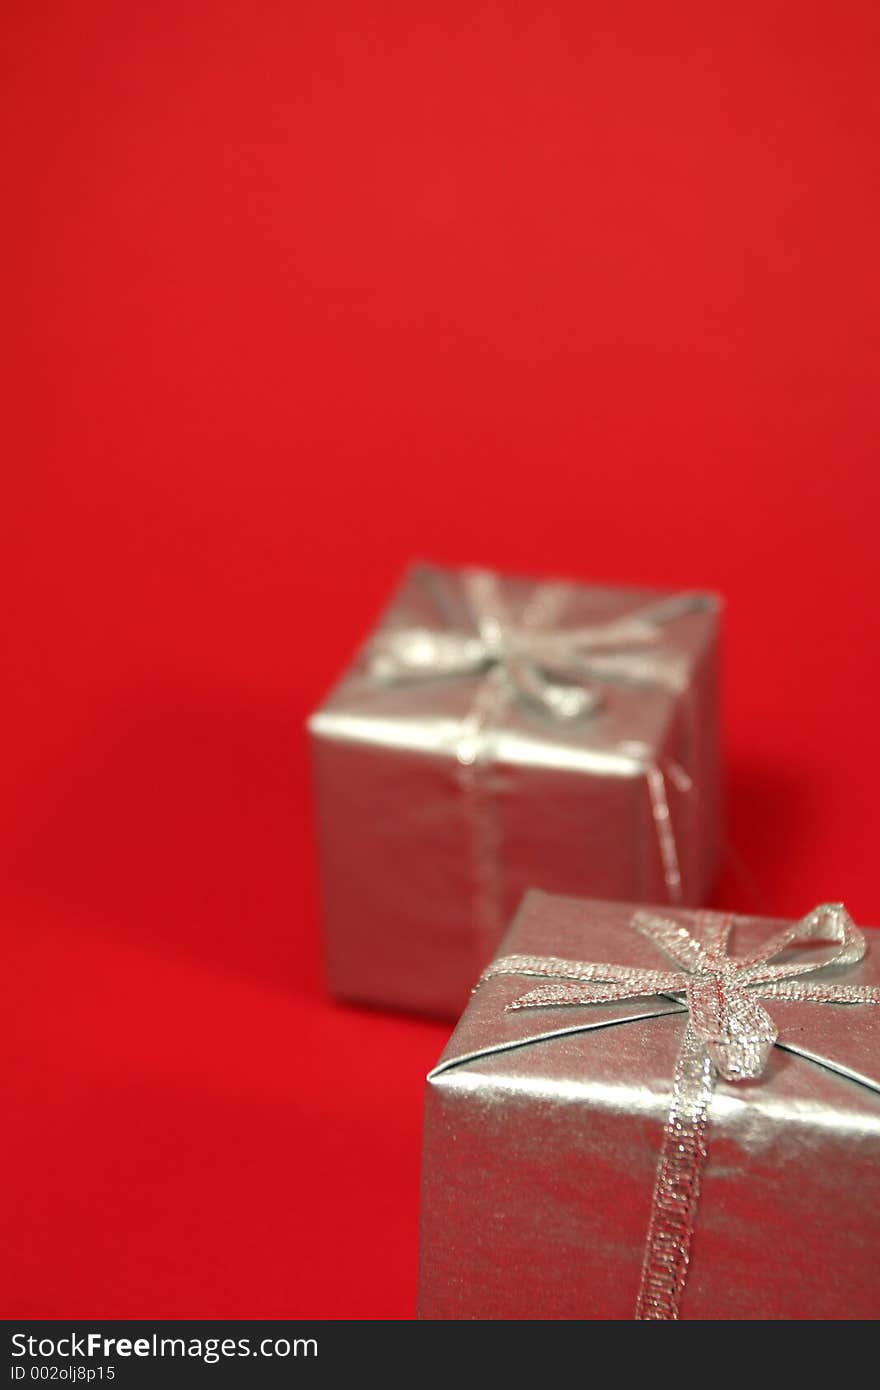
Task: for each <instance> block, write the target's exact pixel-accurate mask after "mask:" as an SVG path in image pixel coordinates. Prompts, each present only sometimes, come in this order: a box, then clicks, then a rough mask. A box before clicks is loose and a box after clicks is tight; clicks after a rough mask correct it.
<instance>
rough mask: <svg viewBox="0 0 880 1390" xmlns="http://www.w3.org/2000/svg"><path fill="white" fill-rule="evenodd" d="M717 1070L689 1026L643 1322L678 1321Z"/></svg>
mask: <svg viewBox="0 0 880 1390" xmlns="http://www.w3.org/2000/svg"><path fill="white" fill-rule="evenodd" d="M714 1084H715V1068H714V1066H713V1065H712V1061H711V1059H710V1057H709V1054H708V1053H707V1051H706V1048H705V1047H704V1045H703V1043H702V1041H701V1039H700V1037H699V1035H698V1034H697V1032H696V1029H695V1028H694V1027H693V1025H692V1024H690V1023H688V1027H687V1030H686V1032H685V1035H684V1040H683V1042H682V1045H681V1048H680V1050H679V1053H678V1057H677V1059H676V1063H675V1079H674V1082H673V1087H672V1102H671V1105H670V1108H669V1115H668V1117H667V1120H666V1125H665V1127H664V1131H663V1144H662V1147H661V1150H660V1156H659V1158H658V1160H657V1175H656V1178H655V1182H654V1195H653V1198H652V1202H651V1215H650V1218H649V1221H648V1235H647V1240H646V1242H645V1256H644V1261H643V1263H642V1278H641V1284H640V1285H639V1292H638V1298H637V1300H636V1314H635V1315H636V1319H637V1320H639V1321H648V1320H652V1321H670V1320H674V1319H677V1318H678V1315H679V1308H680V1305H681V1298H682V1294H683V1292H684V1286H685V1281H686V1279H687V1271H688V1263H689V1261H690V1253H691V1242H692V1240H693V1234H694V1227H695V1225H696V1218H697V1206H698V1204H699V1200H700V1182H701V1179H702V1175H703V1169H704V1167H705V1163H706V1158H707V1156H708V1147H707V1142H706V1129H707V1125H708V1119H709V1103H710V1101H711V1099H712V1091H713V1088H714Z"/></svg>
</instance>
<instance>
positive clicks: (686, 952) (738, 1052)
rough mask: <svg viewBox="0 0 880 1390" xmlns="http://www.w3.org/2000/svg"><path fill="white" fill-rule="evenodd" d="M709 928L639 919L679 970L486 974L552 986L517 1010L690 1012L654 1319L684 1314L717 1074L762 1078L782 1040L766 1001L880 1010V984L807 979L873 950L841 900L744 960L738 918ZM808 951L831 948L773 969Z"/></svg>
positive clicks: (664, 1186) (667, 1154) (657, 1202)
mask: <svg viewBox="0 0 880 1390" xmlns="http://www.w3.org/2000/svg"><path fill="white" fill-rule="evenodd" d="M700 923H701V928H702V930H701V934H700V938H699V939H697V938H696V937H694V936H692V935H691V933H690V932H689V931H688V930H687V928H686V927H683V926H682V925H681V923H679V922H675V921H672V920H670V919H669V918H666V917H659V916H656V915H655V914H653V913H649V912H638V913H636V914H635V916H634V917H633V919H632V925H633V926H634V927H635V928H636V930H638V931H640V932H642V934H643V935H645V936H647V937H648V938H649V939H650V940H651V941H653V942H654V943H655V944H656V945H657V946H659V947H660V949H661V950H663V951H664V952H665V953H666V955H668V956H670V957H671V958H672V960H673V961H675V962H676V964H677V965H678V966H679V967H680V968H679V969H677V970H651V969H642V968H641V967H638V966H624V965H612V964H592V963H590V962H587V961H572V960H562V959H559V958H558V957H555V956H526V955H512V956H502V957H501V958H500V959H499V960H497V961H495V962H494V963H493V964H492V965H490V966H489V968H488V969H487V970H486V971H485V972H484V974H483V976H482V978H483V979H484V980H485V979H490V978H492V977H493V976H496V975H511V974H516V975H535V976H539V977H541V978H543V979H545V980H549V981H550V983H547V984H542V985H538V986H537V987H536V988H535V989H531V990H529V991H527V993H525V994H522V995H520V996H519V997H518V998H516V999H514V1000H513V1002H512V1003H510V1004H508V1005H507V1008H508V1009H511V1010H512V1009H541V1008H559V1007H565V1006H571V1005H585V1004H609V1003H613V1002H614V1001H615V1000H620V999H632V998H636V997H638V996H640V995H653V994H663V995H667V996H670V997H671V998H673V999H675V1000H676V1001H677V1002H679V1003H683V1004H684V1006H685V1008H686V1010H687V1013H688V1023H687V1028H686V1029H685V1034H684V1039H683V1041H682V1045H681V1048H680V1050H679V1053H678V1057H677V1059H676V1064H675V1074H674V1078H673V1086H672V1101H671V1104H670V1108H669V1114H668V1116H667V1120H666V1125H665V1128H664V1137H663V1144H662V1147H661V1151H660V1156H659V1159H658V1163H657V1176H656V1181H655V1186H654V1198H653V1203H652V1209H651V1217H650V1221H649V1225H648V1235H647V1240H646V1245H645V1256H644V1261H643V1265H642V1278H641V1285H640V1288H639V1294H638V1300H637V1305H636V1317H637V1318H643V1319H645V1318H650V1319H668V1318H677V1317H678V1312H679V1306H680V1302H681V1296H682V1293H683V1292H684V1286H685V1280H686V1278H687V1268H688V1262H689V1259H690V1247H691V1241H692V1237H693V1232H694V1226H695V1222H696V1212H697V1204H698V1201H699V1191H700V1178H701V1174H702V1170H703V1166H704V1164H705V1161H706V1157H707V1152H708V1150H707V1143H706V1126H707V1120H708V1110H709V1103H710V1101H711V1098H712V1091H713V1088H714V1082H715V1074H716V1070H717V1071H718V1072H720V1073H721V1075H722V1076H723V1077H724V1078H725V1080H727V1081H744V1080H753V1079H756V1078H758V1077H760V1076H761V1075H762V1073H763V1071H764V1069H765V1067H766V1065H767V1061H768V1059H769V1056H770V1052H771V1050H772V1048H773V1045H774V1043H776V1041H777V1037H778V1034H777V1030H776V1025H775V1024H774V1022H773V1020H772V1018H771V1017H770V1015H769V1013H768V1012H767V1010H766V1009H764V1008H762V1007H761V1005H760V1004H759V1003H758V1002H757V1001H758V1000H759V999H788V1000H795V1001H797V1002H799V1003H800V1002H804V1001H812V1002H814V1003H818V1004H880V988H875V987H873V986H867V985H866V986H859V985H842V984H833V983H826V982H824V981H822V982H821V983H816V982H813V983H807V982H805V981H804V976H807V975H811V974H813V973H814V972H815V971H817V970H822V969H825V968H826V967H828V966H849V965H854V964H856V962H858V961H860V960H861V959H862V957H863V956H864V954H865V949H866V946H865V938H864V936H863V935H862V933H861V932H860V931H859V930H858V928H857V927H856V926H855V925H854V924H853V921H852V919H851V918H850V916H849V914H848V913H847V912H846V910H845V909H844V907H843V906H842V905H841V904H839V903H837V904H824V905H823V906H821V907H817V908H815V909H814V910H813V911H812V912H810V913H808V915H807V916H806V917H804V918H802V919H801V921H799V922H796V923H794V924H793V925H792V926H790V927H787V928H786V929H785V930H784V931H782V932H780V933H779V934H778V935H777V936H775V937H773V938H772V940H770V941H769V942H767V944H766V945H765V947H764V948H763V949H762V950H761V951H759V952H756V953H754V954H752V955H751V956H745V957H733V956H730V955H728V952H727V942H728V938H729V936H730V931H731V927H732V925H733V917H732V916H730V915H723V914H719V913H709V912H706V913H701V914H700ZM807 943H810V944H813V945H816V944H818V945H820V946H824V947H825V948H826V949H825V950H820V951H819V952H812V953H811V954H810V956H809V958H804V957H803V956H799V955H795V956H794V957H791V958H789V959H788V960H785V961H777V962H776V963H775V964H774V963H773V962H774V960H775V959H776V957H778V956H779V955H781V954H782V952H784V951H786V950H788V949H789V948H790V947H796V946H797V945H799V944H807Z"/></svg>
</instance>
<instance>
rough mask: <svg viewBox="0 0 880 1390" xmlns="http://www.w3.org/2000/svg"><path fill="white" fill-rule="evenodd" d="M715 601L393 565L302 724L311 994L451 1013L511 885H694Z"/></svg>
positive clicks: (712, 732) (703, 808)
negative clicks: (312, 902)
mask: <svg viewBox="0 0 880 1390" xmlns="http://www.w3.org/2000/svg"><path fill="white" fill-rule="evenodd" d="M719 616H720V602H719V600H718V599H717V598H716V597H714V596H712V595H710V594H699V593H660V592H656V591H648V590H644V589H625V588H610V587H601V586H598V585H593V584H585V583H573V582H564V581H559V580H549V581H545V580H532V579H522V578H513V577H510V576H502V575H498V574H495V573H492V572H490V571H488V570H480V569H444V568H439V567H436V566H433V565H425V564H419V565H415V566H413V567H412V568H411V569H410V570H409V571H408V572H407V574H406V575H405V576H404V578H403V580H402V582H401V584H400V586H399V588H398V590H397V592H396V593H395V595H394V596H393V598H392V600H391V602H390V603H389V605H388V607H387V609H386V610H385V612H384V614H383V615H382V617H381V618H380V620H379V622H378V625H377V627H376V629H375V631H374V632H373V633H372V635H371V636H370V637H369V639H368V640H367V642H366V643H365V645H364V646H363V648H362V649H361V651H360V653H359V654H358V656H357V657H356V659H355V661H354V662H353V664H352V666H351V667H350V669H349V670H348V671H347V672H346V673H345V674H344V675H343V677H342V679H341V680H340V681H339V682H338V684H337V685H336V687H335V688H334V689H333V691H332V692H331V693H330V695H329V696H328V697H327V699H326V700H325V702H324V703H323V704H322V705H321V707H320V708H319V709H318V710H317V711H316V712H315V713H314V714H313V715H312V716H311V718H310V720H309V731H310V737H311V744H312V751H313V755H314V785H315V796H316V806H317V828H318V840H319V855H320V872H321V881H322V891H323V910H324V926H325V960H326V968H327V976H328V982H329V987H330V990H331V992H332V993H333V994H334V995H335V996H336V997H338V998H340V999H345V1000H351V1001H358V1002H362V1003H366V1004H375V1005H382V1006H391V1007H395V1008H400V1009H409V1010H413V1011H418V1012H423V1013H429V1014H435V1015H439V1016H445V1017H450V1018H451V1017H455V1016H457V1014H458V1013H459V1012H460V1011H461V1008H462V1007H463V1005H464V1002H465V1000H466V998H467V995H468V992H469V990H470V988H471V987H472V985H473V983H474V981H475V980H476V978H477V977H478V975H479V973H480V971H481V970H482V968H483V966H484V965H485V964H486V962H487V961H488V960H489V959H490V957H491V956H492V954H493V952H494V950H495V948H496V946H497V944H498V941H499V939H500V937H501V935H502V932H503V930H504V927H505V925H506V924H507V922H508V921H509V919H510V917H511V915H512V913H513V911H514V910H515V909H516V907H517V904H518V903H519V901H520V899H521V897H522V895H523V893H524V891H525V890H526V889H527V888H531V887H538V888H543V889H546V890H548V891H554V892H559V893H571V894H579V895H590V896H601V897H605V898H623V899H629V900H642V901H654V902H664V901H665V902H669V903H691V904H699V903H702V902H704V901H705V899H706V895H707V894H708V892H709V891H710V887H711V884H712V879H713V874H714V871H715V867H716V862H717V859H718V854H719V843H720V836H721V825H720V823H721V796H720V750H719V709H718V629H719Z"/></svg>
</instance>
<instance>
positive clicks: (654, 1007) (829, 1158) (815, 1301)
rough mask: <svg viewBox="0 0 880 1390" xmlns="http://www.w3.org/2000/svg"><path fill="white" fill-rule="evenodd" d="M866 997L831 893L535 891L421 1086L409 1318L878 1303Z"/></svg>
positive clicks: (874, 946)
mask: <svg viewBox="0 0 880 1390" xmlns="http://www.w3.org/2000/svg"><path fill="white" fill-rule="evenodd" d="M658 990H662V991H663V993H662V994H661V993H656V992H655V991H658ZM603 999H604V1000H605V1001H606V1002H600V1001H601V1000H603ZM878 1005H880V933H878V932H871V931H868V932H866V933H862V932H860V931H859V930H858V929H857V928H855V927H854V925H853V924H852V922H851V921H850V919H849V917H848V916H847V914H846V913H845V912H844V911H843V910H842V909H841V908H839V907H837V906H832V907H823V908H819V909H816V910H815V911H814V912H813V913H811V914H809V915H808V916H807V917H806V918H804V919H803V920H802V921H801V922H799V923H796V924H792V923H783V922H778V921H769V920H767V919H759V918H730V917H724V916H722V915H720V914H714V913H695V912H689V911H687V910H683V909H677V910H670V909H669V908H666V907H663V908H658V909H654V908H649V909H645V908H639V907H637V906H635V905H627V904H622V903H608V902H595V901H594V902H590V901H576V900H573V899H569V898H562V897H554V896H550V895H547V894H543V893H531V894H529V895H528V897H527V898H526V900H525V902H524V904H523V906H522V908H521V910H520V912H519V914H518V916H517V919H516V921H515V923H514V925H513V926H512V928H511V930H510V932H509V933H508V935H507V937H506V938H505V941H504V944H503V950H502V954H501V956H499V957H498V958H496V960H495V961H494V962H493V964H492V965H491V966H490V967H489V968H488V969H487V971H486V975H485V977H484V978H483V980H482V981H481V983H480V985H479V986H478V988H477V989H476V991H475V993H474V995H473V998H472V999H471V1001H470V1003H469V1005H468V1007H467V1009H466V1011H465V1013H464V1015H463V1017H462V1019H461V1021H460V1023H459V1025H458V1027H457V1029H456V1031H455V1033H454V1034H453V1036H452V1039H451V1040H450V1043H449V1045H448V1047H447V1048H446V1051H445V1052H444V1053H443V1056H442V1058H441V1061H440V1063H439V1064H438V1066H437V1067H436V1068H435V1070H434V1071H433V1072H432V1073H431V1075H430V1076H429V1078H428V1083H427V1093H426V1105H425V1123H424V1155H423V1175H422V1212H421V1240H420V1280H419V1315H420V1316H421V1317H423V1318H455V1319H459V1318H504V1319H520V1318H612V1319H630V1318H633V1317H639V1318H658V1319H668V1318H676V1317H682V1318H688V1319H700V1318H702V1319H713V1318H724V1319H730V1318H734V1319H746V1318H749V1319H752V1318H786V1319H803V1318H834V1319H839V1318H875V1317H877V1316H878V1314H880V1282H878V1278H877V1269H876V1262H877V1252H878V1250H880V1007H878Z"/></svg>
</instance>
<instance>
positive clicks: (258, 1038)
mask: <svg viewBox="0 0 880 1390" xmlns="http://www.w3.org/2000/svg"><path fill="white" fill-rule="evenodd" d="M5 27H6V29H7V42H6V43H5V44H4V50H5V53H4V58H3V63H4V66H5V69H6V71H5V74H4V76H3V80H2V92H3V96H2V101H3V104H4V106H5V108H6V113H7V131H8V136H7V140H8V148H7V151H6V156H5V164H6V174H5V186H6V195H7V196H6V198H5V204H6V211H5V215H4V219H3V229H2V237H3V241H4V243H5V251H4V256H3V265H2V276H3V281H4V291H5V295H6V303H7V312H6V314H5V322H6V325H7V327H6V333H5V334H4V339H5V343H4V355H5V356H6V358H7V360H6V364H5V367H4V387H5V391H6V392H7V393H8V403H7V405H6V407H5V409H4V412H3V417H2V426H0V428H2V437H3V455H4V459H5V462H4V463H3V479H4V484H5V486H6V490H7V499H8V500H7V504H6V505H5V506H4V508H3V513H4V515H3V527H4V531H5V539H4V544H3V555H4V564H5V567H6V582H5V596H6V601H5V603H4V610H5V617H6V620H7V622H9V623H10V624H11V631H10V636H9V641H8V648H7V649H8V652H9V654H10V655H9V660H8V664H7V671H6V674H5V675H4V678H3V693H2V697H3V700H4V702H5V703H6V706H7V709H6V714H5V718H4V724H3V727H4V733H5V735H6V741H7V743H8V748H7V751H6V753H5V754H4V759H3V762H4V770H5V783H6V792H7V794H6V796H5V798H4V800H3V805H2V819H3V824H2V838H3V846H4V865H5V869H6V870H7V872H6V873H5V875H4V878H5V882H6V883H7V885H8V892H7V894H6V899H5V907H4V914H3V915H4V919H5V920H4V933H5V937H6V943H5V947H4V970H3V974H4V976H5V981H4V983H5V986H6V990H7V991H8V995H9V998H8V1002H7V1004H6V1007H5V1016H6V1019H7V1021H8V1022H9V1024H10V1025H11V1046H9V1047H8V1050H7V1053H6V1057H5V1061H4V1066H3V1069H2V1070H3V1087H4V1091H5V1096H4V1099H3V1115H4V1119H5V1122H6V1125H5V1128H6V1138H5V1140H4V1145H3V1164H4V1167H5V1170H6V1172H5V1180H4V1184H3V1188H4V1193H5V1196H6V1199H7V1202H8V1203H9V1206H8V1212H7V1236H6V1241H5V1246H6V1254H5V1257H4V1260H3V1263H2V1273H0V1279H2V1281H3V1285H4V1287H3V1299H2V1302H3V1311H4V1312H5V1314H6V1315H7V1316H13V1315H14V1316H26V1315H34V1316H36V1315H42V1316H52V1315H54V1316H78V1317H82V1316H86V1315H88V1316H111V1315H118V1316H136V1315H142V1316H147V1317H150V1316H157V1317H158V1316H166V1317H173V1316H212V1315H213V1316H235V1315H238V1316H243V1317H247V1316H260V1315H262V1316H285V1315H287V1316H294V1317H300V1316H327V1317H334V1316H357V1317H408V1316H410V1315H411V1314H412V1312H413V1308H414V1293H415V1259H416V1215H417V1199H418V1159H419V1153H418V1150H419V1126H420V1105H421V1086H422V1078H423V1075H424V1072H425V1071H426V1070H427V1068H428V1067H429V1066H430V1065H431V1063H432V1062H433V1061H434V1059H435V1058H436V1056H437V1054H438V1053H439V1051H440V1049H441V1047H442V1045H443V1043H444V1040H445V1036H446V1030H445V1029H444V1028H443V1027H442V1026H440V1025H438V1024H436V1023H426V1022H418V1021H413V1020H407V1019H401V1018H394V1017H385V1016H382V1015H380V1014H371V1013H367V1012H360V1011H357V1010H354V1009H347V1008H342V1007H337V1006H334V1005H332V1004H330V1003H328V1002H327V1000H326V999H325V998H324V995H323V993H322V986H321V974H320V951H319V937H318V919H317V903H316V885H315V877H314V868H313V843H312V838H311V836H312V830H311V823H310V809H309V791H308V776H307V771H308V769H307V763H306V757H305V746H304V740H303V736H302V725H303V719H304V717H305V715H306V713H307V712H308V710H309V709H310V707H311V706H313V705H314V703H315V702H316V701H317V700H318V699H319V698H320V696H321V695H322V693H323V692H324V690H325V689H326V687H327V686H328V684H329V683H330V681H331V679H332V678H334V677H335V675H336V674H337V672H338V671H339V669H340V667H341V666H342V664H343V663H344V662H345V661H346V659H347V657H348V656H349V654H350V652H351V650H352V648H353V646H354V645H355V643H356V642H357V641H358V640H359V639H360V637H361V636H362V634H363V633H364V631H365V629H366V627H367V625H368V624H369V623H370V621H371V620H372V618H373V616H374V614H375V613H376V611H377V609H378V608H379V606H380V605H381V603H382V601H383V599H384V597H385V595H386V593H387V591H388V590H389V588H390V586H391V584H392V583H393V581H394V580H395V578H396V576H397V574H398V572H399V571H400V569H401V567H402V566H403V565H404V563H405V562H406V561H407V560H408V559H409V558H410V557H411V556H413V555H419V556H424V557H427V558H434V559H437V560H440V561H450V562H457V561H480V562H485V563H490V564H495V565H497V566H499V567H502V568H508V569H511V570H515V571H524V572H530V571H534V572H541V571H545V572H546V571H552V572H555V573H562V574H569V575H573V576H583V577H595V578H600V579H607V580H619V581H633V582H647V583H656V584H658V585H684V586H695V585H705V586H711V587H713V588H716V589H718V590H720V591H721V592H722V593H723V594H724V595H725V596H726V598H727V600H728V612H727V628H726V651H725V706H726V734H727V748H728V755H729V775H728V805H729V836H730V842H731V847H732V849H731V855H730V858H729V861H728V866H727V869H726V871H725V874H724V876H723V878H722V881H721V883H720V884H719V889H718V896H717V902H718V903H719V904H722V905H729V906H732V907H740V908H742V909H744V910H748V909H755V908H758V907H761V908H763V909H764V910H766V911H768V912H774V913H780V914H799V913H801V912H802V911H805V910H806V909H807V908H808V907H810V906H812V905H813V903H815V902H816V901H819V900H822V899H825V898H839V897H843V898H845V900H846V901H847V904H848V905H849V907H850V909H851V911H852V912H853V914H854V915H855V917H856V919H857V920H859V921H862V922H870V921H872V920H873V921H874V922H878V921H880V884H878V877H877V852H876V846H877V841H878V835H880V817H878V810H877V785H878V783H877V777H878V753H880V720H878V717H877V674H878V672H877V632H876V619H875V611H876V599H877V564H878V561H877V550H878V528H877V520H876V512H877V504H878V500H880V491H878V481H877V475H876V467H877V443H878V424H880V406H878V394H877V366H878V360H877V359H878V351H877V350H878V342H880V335H878V319H880V297H878V280H880V277H878V267H877V246H878V244H880V215H878V214H880V194H878V179H877V167H876V150H877V138H878V133H880V122H878V116H880V95H878V90H880V89H878V83H877V80H876V63H877V53H878V44H880V11H878V9H877V7H876V5H874V4H872V3H864V4H850V5H845V6H840V5H838V4H834V3H831V0H828V2H827V3H819V4H815V3H804V0H798V3H793V0H785V3H779V0H760V3H758V2H757V0H756V3H748V4H743V5H737V6H733V7H731V6H728V5H724V4H706V3H704V0H695V2H694V3H684V4H679V3H674V4H672V5H668V4H667V5H659V4H658V5H653V4H647V3H642V4H639V3H632V2H631V0H623V3H618V4H593V3H583V0H579V2H578V3H570V4H568V3H565V4H564V3H554V0H549V3H524V4H521V5H515V6H514V5H509V4H502V3H498V4H484V3H480V2H479V0H477V3H474V0H468V3H458V0H442V3H441V0H437V3H412V0H400V3H390V4H385V3H383V4H379V3H362V4H342V3H336V2H335V0H329V3H328V0H320V3H319V2H318V0H315V2H314V3H308V4H290V3H280V2H279V3H277V4H273V3H265V2H262V3H251V4H247V5H245V4H243V3H239V4H231V3H218V0H214V3H211V4H207V3H206V4H194V3H183V4H180V3H178V2H177V0H175V3H173V4H172V3H165V0H162V2H161V3H158V2H157V3H153V4H150V5H127V6H119V5H116V4H109V3H107V4H104V3H87V4H64V3H57V4H53V5H50V6H33V5H29V4H25V3H16V4H13V5H8V6H7V7H6V10H5ZM10 1198H11V1201H10V1200H9V1199H10Z"/></svg>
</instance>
